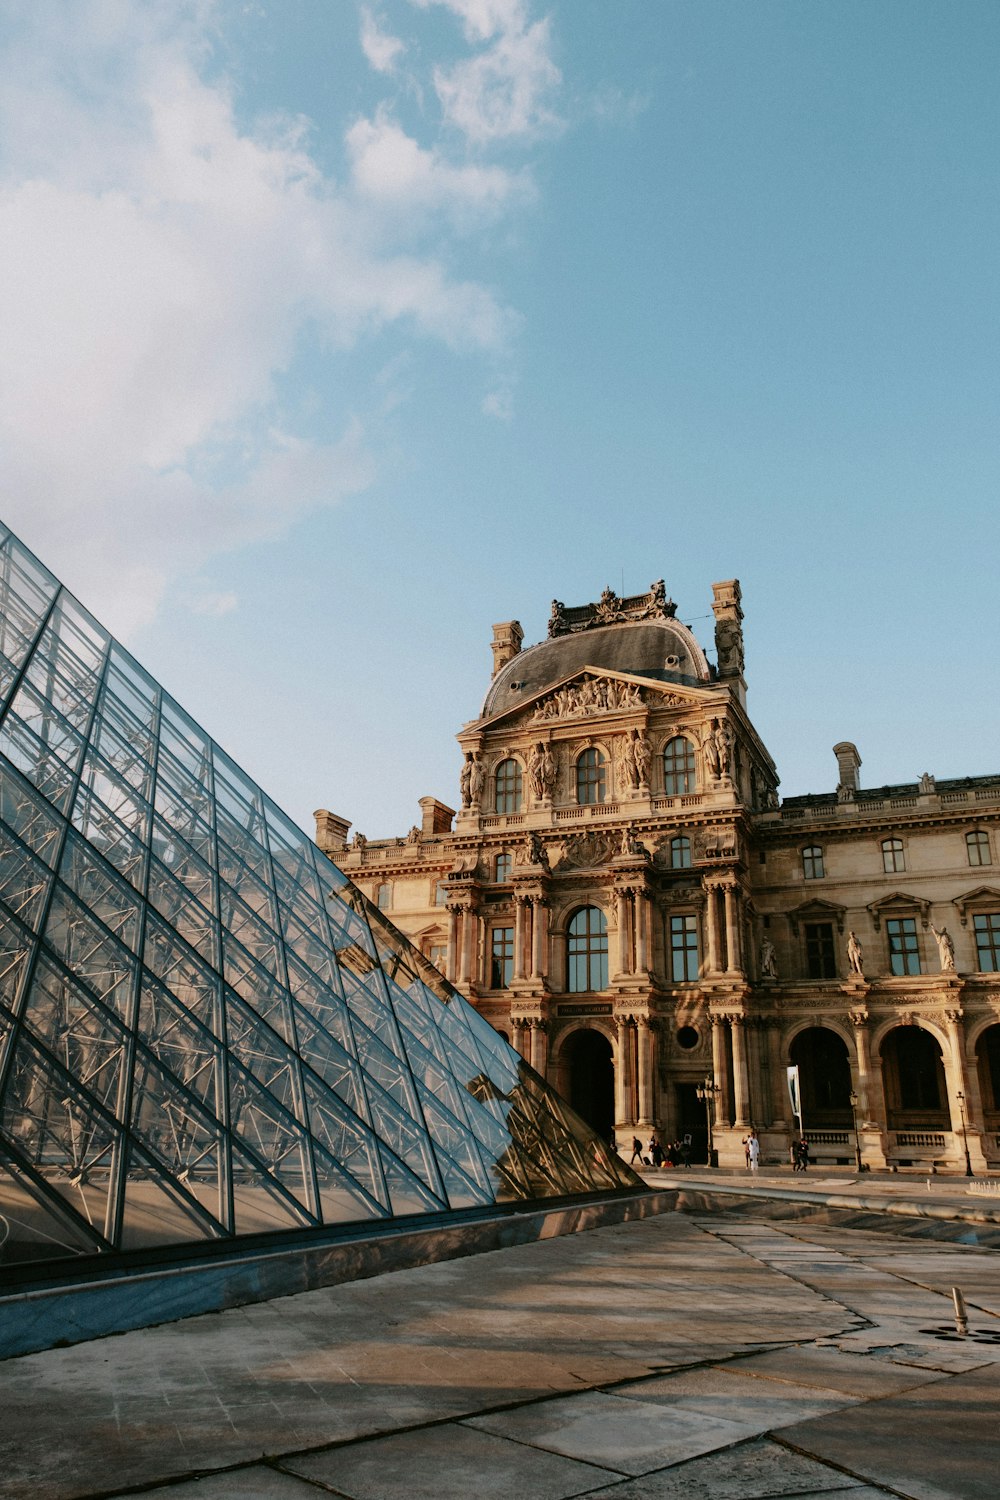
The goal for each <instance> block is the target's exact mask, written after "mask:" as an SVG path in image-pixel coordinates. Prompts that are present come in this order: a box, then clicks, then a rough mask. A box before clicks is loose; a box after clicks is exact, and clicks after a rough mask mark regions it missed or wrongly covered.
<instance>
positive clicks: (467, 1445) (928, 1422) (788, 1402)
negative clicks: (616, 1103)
mask: <svg viewBox="0 0 1000 1500" xmlns="http://www.w3.org/2000/svg"><path fill="white" fill-rule="evenodd" d="M759 1211H760V1210H758V1212H759ZM956 1285H957V1286H959V1287H961V1288H962V1290H963V1292H964V1296H965V1299H966V1302H967V1304H968V1309H969V1328H968V1334H967V1335H966V1336H964V1337H962V1336H960V1335H959V1334H958V1333H957V1332H956V1328H955V1318H954V1311H953V1306H952V1298H951V1288H952V1287H953V1286H956ZM0 1402H2V1410H3V1413H4V1421H3V1424H2V1437H0V1494H2V1495H3V1496H4V1497H7V1500H83V1497H93V1496H111V1495H115V1496H134V1495H138V1494H139V1493H140V1492H141V1493H142V1494H144V1495H147V1496H152V1497H153V1500H156V1497H162V1500H235V1497H240V1500H243V1497H247V1500H251V1497H263V1500H270V1497H274V1500H319V1497H320V1496H322V1495H331V1494H332V1495H335V1496H342V1497H349V1500H403V1497H407V1500H409V1497H412V1496H414V1495H430V1496H435V1497H440V1500H452V1497H454V1500H473V1497H480V1496H481V1497H484V1500H501V1497H512V1500H559V1497H564V1496H566V1497H568V1496H575V1495H587V1496H591V1497H593V1500H612V1497H614V1500H668V1497H670V1500H682V1497H683V1500H699V1497H705V1500H708V1497H712V1500H755V1497H765V1496H767V1497H775V1500H777V1497H780V1496H792V1495H794V1496H797V1497H806V1496H817V1497H818V1496H832V1497H836V1496H840V1495H843V1496H844V1500H869V1497H873V1496H881V1495H893V1496H910V1497H915V1500H944V1497H947V1500H960V1497H969V1500H997V1496H998V1495H1000V1253H998V1252H997V1251H995V1250H983V1249H979V1248H976V1247H975V1246H969V1245H963V1244H947V1243H933V1242H931V1243H928V1242H924V1241H920V1242H914V1241H913V1240H908V1239H905V1238H903V1237H902V1236H900V1237H894V1236H892V1235H889V1234H885V1233H870V1232H861V1231H858V1230H844V1229H838V1228H834V1227H831V1226H819V1225H814V1224H801V1223H791V1224H789V1223H788V1222H780V1223H779V1222H778V1221H777V1220H775V1221H773V1222H769V1221H768V1220H767V1219H766V1218H759V1217H755V1218H754V1219H752V1220H751V1219H747V1218H741V1217H739V1216H738V1215H736V1214H727V1213H711V1214H710V1213H703V1214H696V1215H692V1216H688V1215H683V1214H666V1215H663V1216H661V1217H658V1218H655V1219H648V1220H645V1221H641V1222H637V1223H631V1224H624V1225H620V1226H616V1227H612V1228H606V1229H599V1230H595V1231H592V1232H590V1233H587V1234H580V1235H576V1236H573V1237H570V1238H565V1239H552V1240H547V1241H543V1242H541V1243H538V1244H534V1245H528V1246H523V1247H519V1248H515V1249H510V1250H503V1251H497V1252H494V1253H491V1254H487V1255H481V1256H476V1257H473V1258H470V1259H467V1260H461V1261H451V1262H447V1263H443V1264H439V1265H434V1266H429V1267H423V1268H421V1269H418V1270H412V1271H401V1272H396V1273H394V1274H392V1275H387V1276H383V1277H381V1278H378V1279H375V1280H371V1281H365V1282H359V1283H355V1284H353V1285H347V1286H339V1287H330V1288H327V1289H325V1290H322V1291H316V1292H309V1293H305V1294H302V1295H300V1296H297V1297H290V1298H285V1299H282V1300H278V1301H274V1302H270V1303H267V1304H262V1305H257V1306H252V1307H246V1308H241V1309H237V1310H235V1311H231V1312H226V1313H223V1314H219V1315H213V1316H209V1317H201V1318H192V1319H188V1320H187V1321H185V1322H182V1323H175V1324H171V1325H168V1326H164V1327H160V1328H153V1329H146V1330H142V1331H139V1332H134V1333H128V1334H124V1335H120V1336H117V1337H113V1338H107V1339H100V1340H95V1341H93V1342H91V1343H87V1344H81V1345H77V1346H75V1347H72V1348H68V1349H54V1350H50V1351H48V1352H46V1353H42V1354H32V1355H27V1356H24V1357H22V1358H19V1359H12V1360H9V1361H7V1362H5V1363H2V1364H0Z"/></svg>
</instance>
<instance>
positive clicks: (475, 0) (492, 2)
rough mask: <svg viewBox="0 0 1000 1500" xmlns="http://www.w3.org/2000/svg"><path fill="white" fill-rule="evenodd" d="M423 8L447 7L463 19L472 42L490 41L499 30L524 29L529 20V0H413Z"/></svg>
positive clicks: (465, 30)
mask: <svg viewBox="0 0 1000 1500" xmlns="http://www.w3.org/2000/svg"><path fill="white" fill-rule="evenodd" d="M410 3H411V4H412V5H415V6H417V8H418V9H419V10H427V9H428V8H429V7H430V6H432V5H443V6H446V7H447V9H448V10H450V11H451V12H452V13H453V14H454V15H456V16H458V18H459V19H460V21H461V22H462V29H463V31H464V32H465V35H466V37H467V38H468V39H469V41H470V42H488V41H489V39H490V37H492V36H496V34H497V32H511V31H522V30H523V29H524V25H525V22H526V20H527V10H526V7H525V0H410Z"/></svg>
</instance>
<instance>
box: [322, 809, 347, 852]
mask: <svg viewBox="0 0 1000 1500" xmlns="http://www.w3.org/2000/svg"><path fill="white" fill-rule="evenodd" d="M313 817H314V818H315V819H316V842H317V844H318V845H319V847H320V848H321V849H322V851H323V853H324V854H326V855H328V856H329V857H330V859H334V858H335V857H336V855H338V854H343V853H345V851H346V849H347V830H348V829H349V828H350V826H351V820H350V818H341V817H339V816H338V815H337V813H332V812H327V810H326V808H325V807H321V808H319V809H318V811H316V812H314V813H313Z"/></svg>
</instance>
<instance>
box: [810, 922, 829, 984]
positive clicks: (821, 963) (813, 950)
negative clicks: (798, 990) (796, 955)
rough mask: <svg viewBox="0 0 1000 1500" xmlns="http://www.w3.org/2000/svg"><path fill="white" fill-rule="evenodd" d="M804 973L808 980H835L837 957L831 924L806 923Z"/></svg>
mask: <svg viewBox="0 0 1000 1500" xmlns="http://www.w3.org/2000/svg"><path fill="white" fill-rule="evenodd" d="M805 929H806V972H807V974H808V975H809V978H810V979H836V977H837V957H836V952H835V950H834V945H833V924H832V922H807V923H806V924H805Z"/></svg>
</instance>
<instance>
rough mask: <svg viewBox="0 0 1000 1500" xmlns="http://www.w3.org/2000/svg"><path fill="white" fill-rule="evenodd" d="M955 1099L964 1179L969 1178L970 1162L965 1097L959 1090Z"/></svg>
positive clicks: (970, 1171)
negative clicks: (962, 1154)
mask: <svg viewBox="0 0 1000 1500" xmlns="http://www.w3.org/2000/svg"><path fill="white" fill-rule="evenodd" d="M955 1098H956V1099H957V1100H958V1108H959V1113H960V1115H961V1118H962V1150H963V1151H964V1152H965V1175H966V1177H971V1176H972V1160H971V1158H970V1156H969V1134H968V1129H967V1127H966V1123H965V1095H964V1094H963V1093H962V1090H961V1089H959V1090H958V1092H957V1093H956V1094H955Z"/></svg>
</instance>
